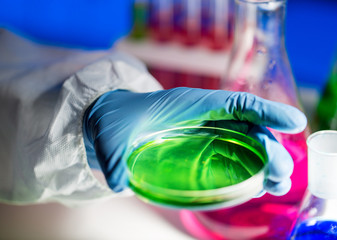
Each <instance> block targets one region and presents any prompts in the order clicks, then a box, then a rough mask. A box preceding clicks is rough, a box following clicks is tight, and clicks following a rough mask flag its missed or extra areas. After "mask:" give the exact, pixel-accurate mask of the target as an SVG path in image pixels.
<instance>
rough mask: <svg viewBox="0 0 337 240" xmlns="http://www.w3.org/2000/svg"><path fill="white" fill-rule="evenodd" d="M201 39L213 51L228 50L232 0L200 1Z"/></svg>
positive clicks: (230, 40) (232, 21) (231, 20)
mask: <svg viewBox="0 0 337 240" xmlns="http://www.w3.org/2000/svg"><path fill="white" fill-rule="evenodd" d="M202 3H203V4H202V39H203V42H204V43H205V45H206V46H207V47H209V48H210V49H214V50H229V49H230V47H231V45H232V40H233V26H234V0H202Z"/></svg>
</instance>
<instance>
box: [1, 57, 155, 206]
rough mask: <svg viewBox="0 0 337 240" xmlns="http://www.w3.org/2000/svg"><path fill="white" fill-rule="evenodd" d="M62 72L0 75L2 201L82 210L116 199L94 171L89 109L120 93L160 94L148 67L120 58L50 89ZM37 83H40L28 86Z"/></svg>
mask: <svg viewBox="0 0 337 240" xmlns="http://www.w3.org/2000/svg"><path fill="white" fill-rule="evenodd" d="M80 58H81V57H80ZM64 65H65V66H66V65H67V62H63V63H62V67H60V66H59V67H52V66H49V69H48V67H47V68H43V69H44V70H43V71H42V70H39V69H35V70H36V71H33V70H32V69H31V73H27V72H23V73H22V72H21V73H20V74H16V75H13V74H7V75H6V74H3V72H2V74H0V79H2V80H1V82H0V84H1V85H0V93H1V94H0V96H1V97H0V100H1V104H2V106H3V107H2V108H1V110H0V115H1V121H0V143H1V146H0V152H1V153H0V159H1V167H0V201H2V202H8V203H15V204H27V203H34V202H50V201H57V202H61V203H63V204H66V205H77V204H80V203H85V202H87V201H90V200H94V199H95V200H96V199H100V198H105V197H109V196H112V195H114V194H115V193H113V192H112V191H111V190H110V189H109V188H108V187H107V186H105V185H103V184H101V183H100V182H99V181H98V180H97V179H96V178H95V177H94V176H93V174H92V171H91V169H90V167H89V166H88V163H87V159H86V152H85V146H84V143H83V135H82V119H83V114H84V112H85V109H86V108H87V106H89V105H90V104H91V103H92V102H93V101H94V100H95V99H96V98H97V97H98V96H100V95H102V94H103V93H105V92H107V91H111V90H114V89H116V88H119V89H128V90H131V91H135V92H137V91H138V92H139V91H140V92H141V91H144V92H147V91H154V90H158V89H161V86H160V85H159V84H158V83H157V82H156V80H155V79H154V78H152V77H151V75H150V74H149V73H148V72H147V71H146V69H145V67H144V65H142V64H140V63H139V62H138V61H136V60H135V59H133V58H130V57H125V56H124V55H123V54H116V53H114V54H112V55H110V56H109V57H105V58H103V59H101V60H100V61H97V62H95V63H93V64H91V65H88V66H87V67H85V68H83V69H82V70H80V71H78V72H76V73H75V74H73V75H72V76H71V77H69V78H68V79H67V80H66V81H65V82H64V84H61V83H60V84H61V86H58V84H57V83H55V82H54V83H53V84H54V85H53V87H46V84H45V81H47V80H50V79H48V77H50V78H51V79H52V74H57V71H62V70H64V69H65V67H64ZM7 73H8V72H7ZM27 74H28V75H30V77H28V76H27ZM9 75H10V76H11V77H10V78H9V77H8V76H9ZM6 77H7V78H6ZM3 79H5V80H3ZM6 79H7V80H6ZM33 79H38V81H35V82H34V83H33V82H30V81H29V80H33ZM23 82H24V84H23Z"/></svg>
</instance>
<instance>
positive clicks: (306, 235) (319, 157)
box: [289, 130, 337, 240]
mask: <svg viewBox="0 0 337 240" xmlns="http://www.w3.org/2000/svg"><path fill="white" fill-rule="evenodd" d="M336 142H337V131H332V130H330V131H320V132H316V133H314V134H312V135H311V136H310V137H309V138H308V141H307V143H308V151H309V154H308V162H309V163H308V168H309V172H308V176H309V184H308V191H307V193H306V197H305V198H304V200H303V204H302V206H301V210H300V214H299V216H298V219H297V222H296V224H295V227H294V228H293V231H292V233H291V235H290V238H289V239H291V240H305V239H306V240H315V239H337V188H336V181H337V175H336V172H337V170H336V169H337V148H336Z"/></svg>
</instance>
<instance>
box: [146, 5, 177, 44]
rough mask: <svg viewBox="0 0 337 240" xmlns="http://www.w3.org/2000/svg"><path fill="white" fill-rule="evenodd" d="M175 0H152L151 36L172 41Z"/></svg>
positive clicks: (164, 40)
mask: <svg viewBox="0 0 337 240" xmlns="http://www.w3.org/2000/svg"><path fill="white" fill-rule="evenodd" d="M173 3H174V2H173V0H150V6H149V11H150V12H149V28H150V35H151V38H153V39H155V40H157V41H162V42H166V41H170V40H172V38H173V17H174V4H173Z"/></svg>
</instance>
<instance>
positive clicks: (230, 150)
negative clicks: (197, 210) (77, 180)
mask: <svg viewBox="0 0 337 240" xmlns="http://www.w3.org/2000/svg"><path fill="white" fill-rule="evenodd" d="M265 164H266V158H265V157H264V156H262V155H261V153H260V152H259V151H257V150H256V149H255V148H254V147H252V146H250V145H249V144H247V143H245V142H242V141H238V140H237V139H233V138H232V139H231V138H226V139H225V138H220V137H214V136H207V135H195V136H194V135H188V136H185V135H181V136H175V137H167V138H161V139H160V140H153V141H150V142H148V143H146V144H145V145H142V146H141V147H139V148H138V149H136V150H135V151H134V152H133V153H132V154H131V155H130V156H129V158H128V160H127V165H128V168H129V171H130V174H131V177H130V185H131V188H132V189H133V191H134V192H136V193H137V194H138V195H141V197H143V198H145V199H147V200H150V201H154V202H157V203H161V204H165V205H174V206H184V205H186V206H187V205H188V206H193V205H202V204H209V203H210V202H213V203H214V202H216V201H223V199H217V198H216V197H210V198H205V199H203V200H202V201H201V202H200V201H198V197H197V196H195V197H191V196H185V195H184V194H176V195H175V194H171V193H172V192H171V191H172V190H173V192H175V190H178V191H181V192H182V193H184V191H194V190H196V191H202V190H212V189H219V188H223V187H228V186H231V185H235V184H237V183H240V182H243V181H245V180H247V179H248V178H250V177H251V176H253V175H254V174H256V173H258V172H259V171H261V169H262V168H263V167H264V166H265Z"/></svg>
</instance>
